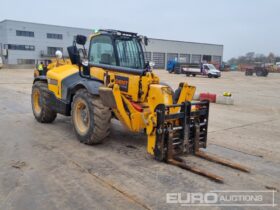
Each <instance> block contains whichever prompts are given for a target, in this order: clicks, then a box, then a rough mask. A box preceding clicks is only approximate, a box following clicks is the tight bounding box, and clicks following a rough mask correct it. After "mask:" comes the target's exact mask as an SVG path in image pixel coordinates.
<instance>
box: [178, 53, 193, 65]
mask: <svg viewBox="0 0 280 210" xmlns="http://www.w3.org/2000/svg"><path fill="white" fill-rule="evenodd" d="M179 62H182V63H190V62H191V55H190V54H180V56H179Z"/></svg>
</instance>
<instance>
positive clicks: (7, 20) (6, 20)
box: [0, 19, 224, 47]
mask: <svg viewBox="0 0 280 210" xmlns="http://www.w3.org/2000/svg"><path fill="white" fill-rule="evenodd" d="M3 22H20V23H28V24H36V25H46V26H55V27H64V28H71V29H82V30H88V31H92V29H88V28H80V27H71V26H62V25H54V24H46V23H34V22H28V21H19V20H10V19H5V20H2V21H0V23H3ZM149 39H153V40H159V41H167V42H181V43H191V44H204V45H215V46H221V47H223V46H224V45H222V44H211V43H203V42H189V41H179V40H172V39H160V38H149Z"/></svg>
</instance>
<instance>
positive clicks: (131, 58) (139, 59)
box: [115, 38, 144, 69]
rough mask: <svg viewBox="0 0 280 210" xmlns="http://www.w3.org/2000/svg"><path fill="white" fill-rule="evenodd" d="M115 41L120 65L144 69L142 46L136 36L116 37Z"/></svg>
mask: <svg viewBox="0 0 280 210" xmlns="http://www.w3.org/2000/svg"><path fill="white" fill-rule="evenodd" d="M115 43H116V49H117V53H118V56H119V62H120V66H122V67H127V68H134V69H144V56H143V52H142V48H141V45H140V43H139V42H138V40H137V39H136V38H126V39H118V38H117V39H116V41H115Z"/></svg>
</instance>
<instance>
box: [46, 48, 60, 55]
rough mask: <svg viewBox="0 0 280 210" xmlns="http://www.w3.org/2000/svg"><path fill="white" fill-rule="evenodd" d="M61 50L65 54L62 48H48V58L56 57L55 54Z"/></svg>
mask: <svg viewBox="0 0 280 210" xmlns="http://www.w3.org/2000/svg"><path fill="white" fill-rule="evenodd" d="M57 50H59V51H61V52H62V53H63V48H62V47H48V56H55V52H56V51H57Z"/></svg>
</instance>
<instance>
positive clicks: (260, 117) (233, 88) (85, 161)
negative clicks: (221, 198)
mask: <svg viewBox="0 0 280 210" xmlns="http://www.w3.org/2000/svg"><path fill="white" fill-rule="evenodd" d="M154 72H155V73H157V75H158V76H159V77H160V79H161V81H162V82H166V83H168V84H169V85H170V86H171V87H172V88H174V89H175V88H176V87H177V86H178V84H179V83H180V82H188V83H189V84H190V85H194V86H196V87H197V92H210V93H216V94H222V93H223V92H224V91H229V92H231V93H232V95H233V97H234V103H235V104H234V105H222V104H211V105H210V118H209V134H208V148H207V152H209V153H211V154H215V155H218V156H221V157H224V158H226V159H229V160H232V161H235V162H237V163H241V164H243V165H246V166H248V167H249V168H250V169H251V173H244V172H240V171H237V170H234V169H231V168H227V167H225V166H221V165H218V164H215V163H211V162H209V161H206V160H202V159H199V158H197V157H192V156H189V157H184V159H185V160H186V161H187V162H188V163H190V164H192V165H195V166H198V167H201V168H204V169H206V170H207V171H211V172H213V173H215V174H218V175H220V176H222V177H224V179H225V183H224V184H219V183H215V182H213V181H211V180H209V179H207V178H205V177H202V176H199V175H196V174H193V173H191V172H189V171H186V170H183V169H180V168H178V167H175V166H172V165H168V164H165V163H160V162H157V161H156V160H154V159H153V158H152V157H151V156H149V155H148V154H147V153H146V136H145V135H144V133H141V134H134V133H130V132H129V131H127V130H126V129H125V128H124V127H123V126H122V125H121V124H120V123H119V122H118V121H116V120H112V126H111V131H112V132H111V134H110V136H109V138H108V139H106V141H105V142H104V143H103V144H101V145H97V146H87V145H84V144H81V143H80V142H79V141H78V140H77V138H76V136H75V134H74V132H73V128H72V123H71V118H70V117H64V116H59V117H58V118H57V119H56V120H55V121H54V123H52V124H40V123H38V122H37V121H36V120H35V119H34V117H33V114H32V110H31V103H30V101H31V95H30V93H31V87H32V80H33V70H23V69H22V70H9V69H1V70H0V90H1V94H0V209H1V210H18V209H20V210H33V209H40V210H50V209H69V210H70V209H71V210H72V209H73V210H77V209H81V210H82V209H158V210H162V209H201V208H203V207H199V206H191V207H190V206H189V207H188V206H184V205H183V206H182V205H180V204H178V203H167V196H168V195H169V194H168V193H209V192H211V191H243V192H244V191H258V192H259V191H265V192H266V193H265V192H264V193H263V194H262V195H263V199H264V201H266V203H267V204H272V202H273V200H272V199H273V198H272V194H273V193H272V191H274V203H275V204H278V206H276V207H274V208H273V207H268V206H260V205H259V206H250V205H248V206H239V207H236V206H218V205H216V206H210V207H208V209H277V208H279V204H280V203H279V201H280V196H279V190H280V129H279V128H280V95H279V90H280V74H269V75H268V77H266V78H262V77H256V76H252V77H246V76H245V75H244V73H241V72H223V73H222V77H221V78H219V79H209V78H204V77H199V76H197V77H186V76H185V75H176V74H169V73H168V72H167V71H164V70H156V71H154ZM256 204H258V203H256ZM205 208H206V207H205Z"/></svg>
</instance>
